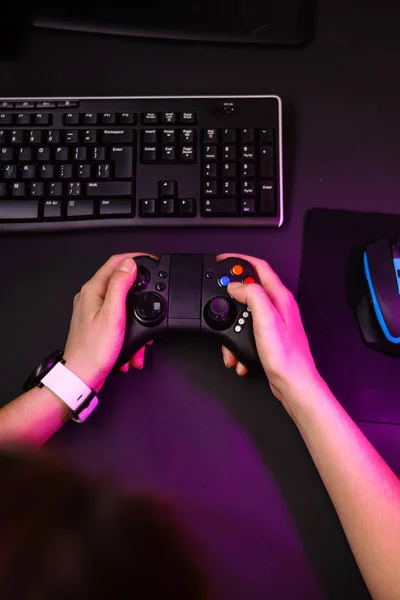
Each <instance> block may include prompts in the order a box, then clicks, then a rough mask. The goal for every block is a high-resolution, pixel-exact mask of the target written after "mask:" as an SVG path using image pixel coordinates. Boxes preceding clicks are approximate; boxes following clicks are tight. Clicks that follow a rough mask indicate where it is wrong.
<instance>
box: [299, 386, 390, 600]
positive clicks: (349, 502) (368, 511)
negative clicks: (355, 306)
mask: <svg viewBox="0 0 400 600" xmlns="http://www.w3.org/2000/svg"><path fill="white" fill-rule="evenodd" d="M288 397H289V405H290V408H291V413H292V417H293V419H294V421H295V423H296V425H297V427H298V428H299V431H300V433H301V435H302V437H303V439H304V441H305V443H306V445H307V447H308V449H309V451H310V454H311V456H312V458H313V461H314V463H315V465H316V467H317V469H318V471H319V474H320V476H321V478H322V480H323V482H324V484H325V487H326V489H327V491H328V493H329V495H330V497H331V499H332V502H333V504H334V506H335V508H336V511H337V513H338V516H339V519H340V521H341V523H342V526H343V529H344V531H345V534H346V537H347V539H348V541H349V543H350V546H351V548H352V551H353V554H354V556H355V558H356V560H357V563H358V565H359V567H360V570H361V572H362V575H363V577H364V580H365V582H366V584H367V586H368V588H369V590H370V592H371V594H372V596H373V598H374V599H375V600H393V599H394V598H400V572H399V557H400V481H399V479H398V477H396V475H395V474H394V473H393V472H392V471H391V470H390V468H389V467H388V465H387V464H386V463H385V461H384V460H383V459H382V458H381V456H380V455H379V454H378V453H377V452H376V450H375V449H374V448H373V446H372V445H371V444H370V443H369V441H368V440H367V439H366V437H365V436H364V435H363V433H362V432H361V431H360V429H359V428H358V427H357V425H356V424H355V423H354V422H353V421H352V420H351V418H350V417H349V416H348V414H347V413H346V411H345V410H344V409H343V408H342V406H341V405H340V404H339V403H338V401H337V400H336V398H335V397H334V396H333V395H332V393H331V392H330V390H329V389H328V387H327V386H326V384H325V383H324V382H323V380H322V379H320V378H317V379H316V380H315V381H313V382H312V383H310V384H308V385H305V386H304V387H303V388H302V389H297V390H296V389H293V390H292V391H291V392H289V393H288Z"/></svg>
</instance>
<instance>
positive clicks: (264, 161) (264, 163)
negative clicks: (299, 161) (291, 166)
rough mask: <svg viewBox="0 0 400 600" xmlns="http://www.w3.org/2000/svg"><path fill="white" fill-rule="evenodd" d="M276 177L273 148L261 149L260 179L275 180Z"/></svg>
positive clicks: (265, 147) (262, 147)
mask: <svg viewBox="0 0 400 600" xmlns="http://www.w3.org/2000/svg"><path fill="white" fill-rule="evenodd" d="M274 176H275V161H274V148H273V146H261V147H260V177H262V178H268V177H271V178H273V177H274Z"/></svg>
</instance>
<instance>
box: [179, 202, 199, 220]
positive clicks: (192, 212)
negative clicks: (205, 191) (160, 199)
mask: <svg viewBox="0 0 400 600" xmlns="http://www.w3.org/2000/svg"><path fill="white" fill-rule="evenodd" d="M178 213H179V216H180V217H195V216H196V200H195V199H194V198H180V199H179V200H178Z"/></svg>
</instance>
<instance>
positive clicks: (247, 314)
mask: <svg viewBox="0 0 400 600" xmlns="http://www.w3.org/2000/svg"><path fill="white" fill-rule="evenodd" d="M243 316H244V318H245V319H247V317H248V316H249V313H248V312H246V311H244V313H243Z"/></svg>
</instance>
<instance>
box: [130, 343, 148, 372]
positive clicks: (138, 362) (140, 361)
mask: <svg viewBox="0 0 400 600" xmlns="http://www.w3.org/2000/svg"><path fill="white" fill-rule="evenodd" d="M145 351H146V346H143V348H140V350H138V351H137V352H136V354H135V356H134V357H133V358H132V359H131V361H130V362H131V365H132V367H134V368H135V369H143V365H144V354H145Z"/></svg>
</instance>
